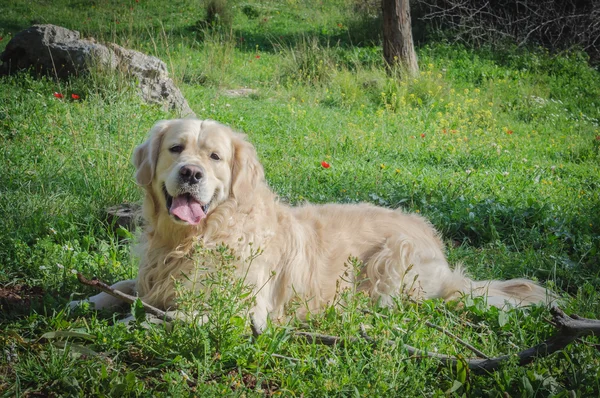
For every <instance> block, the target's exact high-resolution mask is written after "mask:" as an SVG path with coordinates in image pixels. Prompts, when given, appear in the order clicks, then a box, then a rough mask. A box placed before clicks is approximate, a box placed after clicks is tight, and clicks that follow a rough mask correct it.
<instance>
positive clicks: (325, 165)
mask: <svg viewBox="0 0 600 398" xmlns="http://www.w3.org/2000/svg"><path fill="white" fill-rule="evenodd" d="M321 166H323V168H324V169H328V168H330V167H331V166H330V165H329V163H327V162H326V161H324V160H323V161H322V162H321Z"/></svg>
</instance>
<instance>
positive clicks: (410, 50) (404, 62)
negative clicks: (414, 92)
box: [381, 0, 419, 75]
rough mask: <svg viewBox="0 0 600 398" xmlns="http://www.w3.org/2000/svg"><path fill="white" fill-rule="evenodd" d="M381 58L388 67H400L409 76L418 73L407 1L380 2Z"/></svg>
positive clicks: (391, 0)
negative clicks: (382, 57)
mask: <svg viewBox="0 0 600 398" xmlns="http://www.w3.org/2000/svg"><path fill="white" fill-rule="evenodd" d="M381 6H382V9H383V56H384V57H385V60H386V62H387V64H388V66H390V67H393V66H396V65H400V66H401V67H402V68H404V69H405V70H406V71H407V72H408V73H409V74H410V75H416V74H417V73H418V72H419V65H418V64H417V54H416V53H415V46H414V43H413V38H412V27H411V23H410V5H409V0H382V2H381Z"/></svg>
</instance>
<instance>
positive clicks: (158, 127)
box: [133, 120, 170, 186]
mask: <svg viewBox="0 0 600 398" xmlns="http://www.w3.org/2000/svg"><path fill="white" fill-rule="evenodd" d="M169 124H170V123H169V120H161V121H160V122H157V123H156V124H155V125H154V127H152V129H151V130H150V133H149V134H148V139H147V140H146V141H145V142H144V143H143V144H140V145H138V146H137V147H136V148H135V151H134V152H133V164H134V165H135V168H136V172H135V180H136V181H137V183H138V184H140V185H142V186H144V185H149V184H150V183H151V182H152V179H154V170H155V169H156V162H158V153H159V151H160V146H161V144H162V139H163V136H164V135H165V131H166V130H167V128H168V127H169Z"/></svg>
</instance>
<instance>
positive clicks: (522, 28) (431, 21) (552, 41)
mask: <svg viewBox="0 0 600 398" xmlns="http://www.w3.org/2000/svg"><path fill="white" fill-rule="evenodd" d="M415 6H416V7H415V13H414V16H417V17H418V19H420V20H421V21H422V25H423V26H426V27H427V29H428V30H429V31H430V32H431V31H440V30H443V31H446V32H445V36H446V37H447V38H448V39H449V40H452V41H456V42H462V43H468V44H469V45H476V46H480V45H482V44H483V45H489V44H491V43H497V44H502V43H507V42H508V43H512V44H516V45H519V46H533V45H538V46H541V47H544V48H546V49H548V50H550V51H552V52H560V51H565V50H573V49H577V50H583V51H585V52H586V53H587V54H588V55H589V57H590V58H591V60H592V62H593V63H598V61H600V42H599V40H598V37H600V3H598V2H597V1H594V0H568V1H556V0H542V1H540V0H533V1H532V0H502V1H493V2H486V3H483V4H482V3H481V2H480V1H474V0H466V1H453V0H416V1H415Z"/></svg>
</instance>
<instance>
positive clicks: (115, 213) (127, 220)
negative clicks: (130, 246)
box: [106, 203, 142, 231]
mask: <svg viewBox="0 0 600 398" xmlns="http://www.w3.org/2000/svg"><path fill="white" fill-rule="evenodd" d="M106 220H107V221H108V223H109V224H110V225H112V226H113V227H114V229H115V231H117V230H118V229H119V227H121V228H125V229H126V230H128V231H133V230H135V227H138V226H140V225H142V207H141V206H140V205H139V204H136V203H122V204H120V205H116V206H112V207H109V208H107V209H106Z"/></svg>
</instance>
